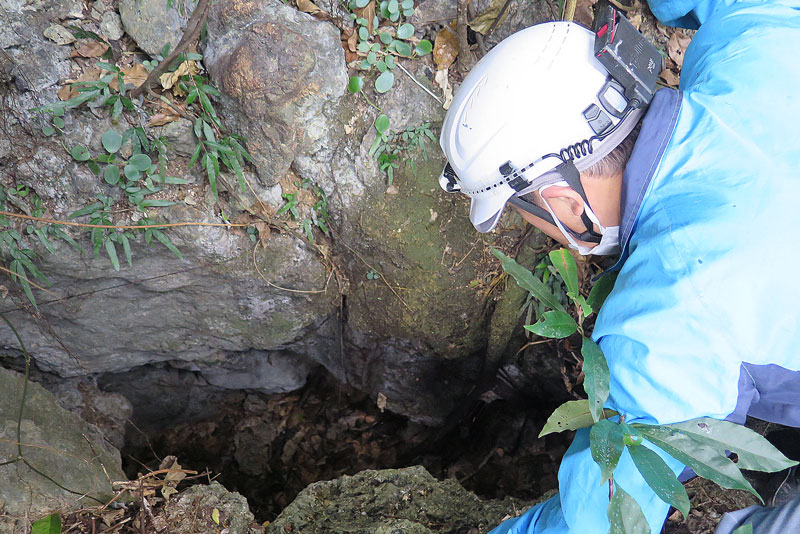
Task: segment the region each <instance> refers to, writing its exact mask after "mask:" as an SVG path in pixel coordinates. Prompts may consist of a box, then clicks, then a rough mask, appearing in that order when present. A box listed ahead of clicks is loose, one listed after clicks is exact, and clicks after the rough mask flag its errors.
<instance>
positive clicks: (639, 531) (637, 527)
mask: <svg viewBox="0 0 800 534" xmlns="http://www.w3.org/2000/svg"><path fill="white" fill-rule="evenodd" d="M607 514H608V522H609V523H610V524H611V530H609V534H650V525H648V524H647V519H646V518H645V517H644V514H643V513H642V508H641V507H640V506H639V503H637V502H636V501H635V500H634V498H633V497H631V496H630V495H628V494H627V493H626V492H625V490H623V489H622V488H621V487H620V485H619V484H616V483H615V484H614V496H613V497H611V502H609V503H608V511H607Z"/></svg>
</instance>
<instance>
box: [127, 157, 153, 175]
mask: <svg viewBox="0 0 800 534" xmlns="http://www.w3.org/2000/svg"><path fill="white" fill-rule="evenodd" d="M128 164H129V165H133V166H134V167H135V168H136V170H137V171H141V172H145V171H146V170H148V169H150V166H151V165H152V164H153V160H151V159H150V156H147V155H145V154H136V155H135V156H131V159H129V160H128Z"/></svg>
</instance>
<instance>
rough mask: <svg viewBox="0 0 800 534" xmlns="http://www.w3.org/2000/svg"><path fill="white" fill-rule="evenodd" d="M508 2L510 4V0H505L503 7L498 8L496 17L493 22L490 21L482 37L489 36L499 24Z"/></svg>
mask: <svg viewBox="0 0 800 534" xmlns="http://www.w3.org/2000/svg"><path fill="white" fill-rule="evenodd" d="M509 4H511V0H506V3H505V4H503V7H501V8H500V13H498V14H497V18H496V19H494V22H492V25H491V26H489V29H488V30H486V33H485V34H484V36H483V38H484V39H488V38H489V36H490V35H491V34H492V32H493V31H494V29H495V28H497V25H498V24H500V19H502V18H503V15H505V13H506V9H508V6H509Z"/></svg>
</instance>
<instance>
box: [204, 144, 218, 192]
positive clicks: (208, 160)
mask: <svg viewBox="0 0 800 534" xmlns="http://www.w3.org/2000/svg"><path fill="white" fill-rule="evenodd" d="M203 165H204V166H205V168H206V175H207V176H208V184H209V185H210V186H211V192H212V193H214V198H215V199H217V200H219V195H217V173H216V172H215V168H216V166H215V165H214V157H213V156H212V155H211V154H210V153H206V155H205V156H204V157H203Z"/></svg>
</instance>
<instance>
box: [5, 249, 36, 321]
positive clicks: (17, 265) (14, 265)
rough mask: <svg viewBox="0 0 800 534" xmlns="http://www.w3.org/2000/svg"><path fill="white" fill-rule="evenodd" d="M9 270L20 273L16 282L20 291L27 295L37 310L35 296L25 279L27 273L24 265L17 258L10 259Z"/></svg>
mask: <svg viewBox="0 0 800 534" xmlns="http://www.w3.org/2000/svg"><path fill="white" fill-rule="evenodd" d="M11 270H12V271H14V272H16V273H17V274H18V275H20V277H21V278H17V283H18V284H19V285H20V286H21V287H22V291H23V292H24V293H25V296H26V297H28V300H29V301H30V303H31V304H33V307H34V308H36V309H37V310H38V309H39V306H37V305H36V298H34V296H33V291H32V290H31V285H30V284H29V283H28V280H26V278H27V274H28V273H26V272H25V267H23V266H22V262H20V261H17V260H15V261H12V262H11Z"/></svg>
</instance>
